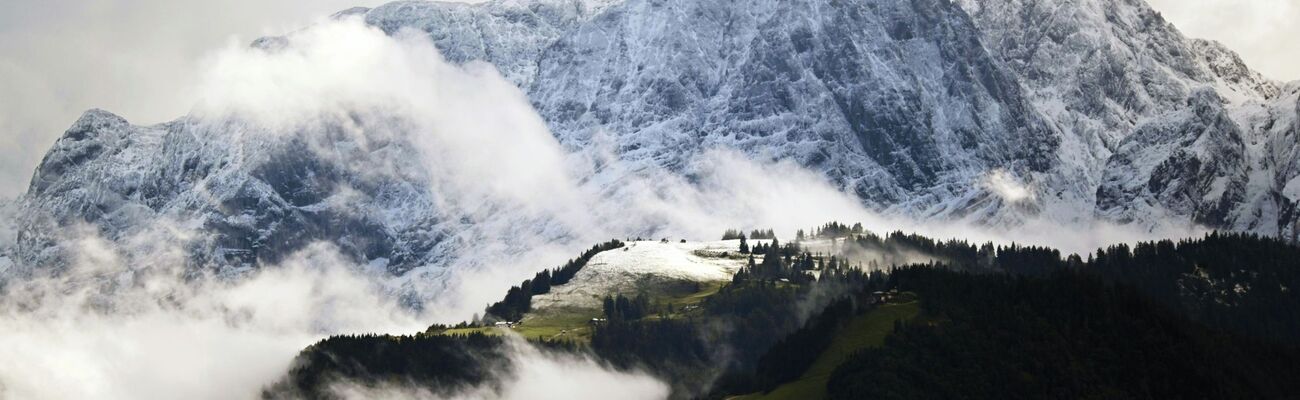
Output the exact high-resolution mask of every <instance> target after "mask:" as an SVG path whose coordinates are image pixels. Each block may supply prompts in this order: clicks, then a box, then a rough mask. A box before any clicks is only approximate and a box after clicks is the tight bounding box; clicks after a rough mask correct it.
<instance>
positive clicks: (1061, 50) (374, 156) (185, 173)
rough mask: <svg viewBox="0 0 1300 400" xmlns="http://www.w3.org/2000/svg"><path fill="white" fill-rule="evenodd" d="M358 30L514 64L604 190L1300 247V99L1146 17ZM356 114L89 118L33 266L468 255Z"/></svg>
mask: <svg viewBox="0 0 1300 400" xmlns="http://www.w3.org/2000/svg"><path fill="white" fill-rule="evenodd" d="M337 17H338V18H361V19H363V20H364V21H365V23H366V24H369V25H371V26H373V27H376V28H378V29H379V30H382V31H383V32H384V33H386V34H389V35H402V34H403V33H402V32H407V33H409V32H417V33H421V34H423V35H426V36H427V37H428V38H430V39H431V40H432V41H433V42H434V44H435V45H436V46H437V48H438V49H439V50H440V52H441V54H442V55H443V56H444V57H445V58H446V59H447V60H449V61H451V62H453V63H472V62H474V61H485V62H488V63H491V64H492V65H494V66H495V67H496V68H497V69H498V70H499V71H500V72H501V74H502V75H503V76H504V77H505V78H506V79H507V80H508V81H509V82H511V83H513V84H515V85H517V86H518V87H519V88H520V89H521V90H523V92H524V93H525V94H526V95H527V97H528V101H529V102H531V104H532V106H534V108H535V109H536V110H537V112H538V113H540V115H541V117H542V118H543V119H544V120H545V123H546V125H547V126H548V127H549V128H550V130H551V133H552V134H553V135H554V136H555V137H556V138H557V139H558V140H559V142H560V143H561V144H562V145H563V146H565V147H566V148H567V149H569V150H574V151H578V150H584V151H592V152H593V153H604V152H605V151H608V152H609V153H612V154H613V156H614V158H615V161H618V162H622V163H624V164H625V165H626V167H622V168H604V169H602V168H596V170H597V174H605V175H610V174H612V175H615V176H595V177H589V178H590V181H592V182H618V181H619V176H617V174H621V173H628V171H632V172H636V171H638V170H639V169H641V168H664V169H666V170H668V171H672V172H674V173H679V174H684V175H688V176H689V175H691V174H692V173H693V172H694V171H691V168H692V167H691V165H690V163H689V160H691V159H692V157H694V156H695V155H698V154H700V153H701V152H705V151H708V150H710V149H715V148H724V149H730V150H735V151H738V152H740V153H743V154H744V155H746V156H748V157H751V158H755V159H758V160H793V161H796V162H798V163H799V164H801V165H803V166H806V167H808V168H810V169H812V170H814V171H817V172H819V173H821V174H824V175H825V176H826V177H827V178H829V179H830V180H831V181H832V182H833V183H834V184H836V185H838V186H839V188H840V189H843V190H844V191H846V192H848V193H851V194H854V195H856V196H857V197H858V198H860V199H861V200H862V202H863V203H864V204H866V205H868V206H870V207H871V208H873V209H875V210H877V211H881V212H884V213H889V214H897V215H904V216H908V217H914V218H918V219H944V220H947V219H967V220H973V221H976V222H981V223H985V224H990V225H999V226H1004V225H1005V226H1014V225H1016V224H1018V223H1020V222H1021V221H1023V220H1025V219H1027V218H1037V217H1045V218H1048V219H1051V220H1059V221H1062V222H1066V223H1071V222H1073V223H1087V222H1088V221H1091V220H1092V219H1093V218H1094V217H1100V218H1102V219H1107V220H1111V221H1115V222H1120V223H1132V224H1139V225H1142V226H1155V225H1160V224H1167V223H1175V224H1202V225H1209V226H1210V227H1214V228H1226V229H1237V230H1248V231H1254V232H1260V233H1265V234H1276V235H1283V236H1288V237H1294V236H1295V235H1296V234H1297V229H1296V225H1297V221H1300V207H1297V205H1298V204H1300V203H1297V200H1296V199H1295V197H1297V196H1296V195H1295V193H1296V189H1295V185H1293V184H1292V182H1293V181H1294V178H1295V177H1296V176H1298V175H1300V148H1298V145H1297V140H1296V133H1297V132H1296V130H1297V129H1296V126H1297V118H1296V115H1297V113H1298V112H1300V101H1297V100H1298V97H1300V95H1298V92H1300V87H1297V85H1296V84H1291V85H1279V84H1277V83H1274V82H1272V81H1269V80H1267V79H1265V78H1263V77H1261V76H1260V75H1259V74H1257V73H1255V72H1253V71H1251V70H1249V68H1247V67H1246V66H1245V65H1244V63H1242V62H1241V60H1240V59H1239V58H1238V57H1237V56H1236V55H1235V54H1233V53H1232V52H1231V51H1229V50H1227V49H1226V48H1223V46H1221V45H1219V44H1217V43H1214V42H1208V41H1198V40H1189V39H1187V38H1185V37H1183V36H1182V35H1181V34H1180V33H1179V32H1178V31H1177V30H1176V29H1175V28H1174V27H1173V26H1171V25H1169V24H1168V23H1166V22H1165V21H1164V20H1163V19H1162V18H1161V17H1160V16H1159V14H1158V13H1156V12H1155V11H1153V10H1151V9H1150V7H1148V6H1147V5H1146V4H1144V3H1143V2H1142V1H1140V0H1078V1H1067V0H1033V1H1031V0H959V1H956V2H949V1H946V0H865V1H831V0H811V1H800V2H792V1H779V0H756V1H704V0H496V1H490V2H486V3H480V4H462V3H444V2H422V1H398V2H393V3H389V4H385V5H382V6H379V7H375V8H373V9H367V8H354V9H349V10H345V11H344V12H342V13H340V14H339V15H338V16H337ZM289 45H291V43H290V41H288V40H286V39H284V38H267V39H264V40H259V41H258V42H256V43H254V46H256V47H258V48H262V49H265V50H267V51H276V49H282V48H283V46H289ZM333 122H334V124H333V125H331V124H321V125H317V126H315V127H314V128H313V129H317V130H320V131H321V132H312V133H313V134H312V135H290V136H288V137H283V138H280V139H276V140H268V139H264V138H262V139H259V136H258V135H243V134H242V133H247V132H246V131H249V130H251V129H253V128H251V127H250V125H249V124H247V123H245V121H239V120H216V121H213V120H204V119H202V118H199V117H195V116H190V117H185V118H181V119H178V120H176V121H173V122H170V123H166V124H160V125H155V126H147V127H145V126H133V125H130V124H129V123H127V122H126V121H125V120H124V119H122V118H120V117H117V116H113V115H112V114H109V113H107V112H103V111H99V110H92V111H90V112H87V113H86V115H85V116H83V117H82V118H81V119H80V120H78V121H77V123H76V124H74V125H73V127H72V128H71V129H69V130H68V132H67V134H65V136H64V137H63V138H62V139H60V140H59V141H58V142H57V143H56V144H55V146H54V147H53V148H52V149H51V150H50V152H49V154H47V155H46V158H45V160H44V162H43V163H42V164H41V167H40V168H39V169H38V170H37V171H36V173H35V174H34V175H33V180H32V184H31V187H30V189H29V192H28V193H27V195H26V196H25V197H24V198H23V199H22V201H21V205H20V206H21V207H22V209H23V212H20V213H18V214H19V215H20V218H19V219H21V220H22V222H21V226H20V227H19V229H18V231H19V233H18V234H17V235H16V236H17V238H16V239H15V241H16V242H17V245H16V247H17V250H15V251H13V252H12V253H11V254H13V255H14V256H13V257H12V258H13V259H14V260H18V264H23V265H44V264H48V263H52V262H54V261H55V260H56V259H57V254H58V252H57V251H51V249H54V248H56V247H57V246H56V244H57V241H56V238H53V237H51V236H50V235H52V234H53V232H57V231H59V228H60V227H64V226H66V225H68V224H73V223H81V222H88V223H90V224H92V225H94V226H95V227H96V228H97V229H98V230H99V232H100V233H101V234H103V235H105V236H106V237H107V238H109V239H110V240H111V239H116V238H119V237H123V236H126V235H129V234H130V233H131V232H132V231H133V230H138V229H140V227H141V226H146V225H148V224H151V223H154V222H156V221H160V220H170V221H179V222H180V223H183V224H187V226H193V227H197V228H198V230H199V231H201V232H204V233H205V235H206V236H205V237H204V238H201V240H199V241H198V243H197V244H195V245H194V249H193V253H194V254H195V255H196V257H198V258H199V260H198V261H199V262H198V263H199V264H205V263H208V262H209V261H214V260H215V261H216V262H217V263H218V264H225V265H234V266H238V265H248V264H251V263H254V262H256V261H259V260H274V259H275V258H276V257H279V256H282V255H284V254H286V253H288V252H292V251H293V250H295V249H297V248H300V247H301V246H303V245H305V244H307V243H310V242H313V241H321V240H323V241H328V242H331V243H334V244H336V245H338V246H339V247H340V248H341V250H342V251H343V252H344V253H346V254H348V255H349V256H351V257H353V258H355V259H357V260H358V261H363V262H368V263H371V264H375V263H376V262H377V260H383V262H381V263H379V264H382V265H383V266H384V267H385V268H387V269H388V270H389V272H392V273H395V274H402V273H404V272H405V271H408V270H409V269H410V268H413V267H416V266H421V265H428V264H436V263H438V262H439V261H441V260H443V257H444V256H445V254H446V253H447V252H448V251H449V249H452V248H455V247H456V246H460V245H462V244H463V243H461V244H457V241H456V240H453V239H454V238H455V237H456V236H457V235H458V234H459V233H458V232H462V231H463V230H464V228H465V227H466V223H465V222H464V221H460V220H458V219H456V218H447V216H446V215H442V213H441V210H439V209H438V203H437V201H436V200H435V199H434V197H436V196H430V195H429V193H428V191H427V189H428V188H429V184H428V181H429V180H430V179H431V177H430V176H428V175H427V174H422V173H420V172H419V171H422V170H423V169H422V168H421V167H420V166H417V165H406V166H405V168H399V169H403V170H405V171H413V172H411V173H404V174H396V175H385V176H378V177H376V176H372V175H371V174H368V173H367V171H368V170H376V169H385V168H389V167H391V165H387V163H396V164H398V165H399V166H401V165H402V163H403V162H411V161H409V160H412V159H415V158H418V157H412V156H410V154H411V153H410V152H411V151H412V150H411V149H410V148H409V146H406V145H405V144H403V143H401V142H400V141H384V140H380V141H357V140H351V139H349V137H348V136H347V135H346V134H345V131H346V128H347V127H350V126H352V125H354V124H355V122H356V121H349V120H347V119H346V118H341V119H339V120H335V121H333ZM230 138H238V139H237V140H232V139H230ZM281 139H282V140H281ZM304 149H312V150H313V151H304ZM320 149H329V150H328V151H326V152H323V153H322V152H320V151H319V150H320ZM380 167H382V168H380ZM990 182H993V183H999V182H1001V183H1008V182H1010V183H1014V185H1011V186H1009V185H1006V184H991V183H990ZM1007 188H1014V189H1016V190H1012V191H1007V190H1005V189H1007ZM1008 194H1011V195H1010V196H1008ZM470 239H472V238H470ZM467 240H468V239H467Z"/></svg>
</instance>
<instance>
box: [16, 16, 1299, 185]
mask: <svg viewBox="0 0 1300 400" xmlns="http://www.w3.org/2000/svg"><path fill="white" fill-rule="evenodd" d="M1149 1H1150V2H1151V3H1152V4H1153V5H1154V6H1156V8H1157V9H1159V10H1161V11H1162V12H1163V13H1164V15H1165V17H1166V18H1167V19H1169V20H1170V21H1173V22H1174V23H1175V24H1176V25H1178V26H1179V27H1180V28H1182V29H1183V31H1184V32H1185V33H1187V34H1188V35H1190V36H1194V37H1206V38H1212V39H1217V40H1219V41H1222V42H1224V43H1225V44H1227V45H1228V47H1230V48H1233V49H1235V50H1237V51H1239V52H1241V53H1242V55H1243V57H1244V58H1245V59H1246V61H1247V62H1248V63H1249V64H1250V65H1251V66H1252V67H1254V68H1256V69H1257V70H1259V71H1261V72H1263V73H1264V74H1265V75H1268V76H1270V77H1272V78H1275V79H1280V80H1294V79H1300V65H1297V63H1296V62H1295V60H1296V58H1297V57H1298V55H1300V40H1294V39H1292V38H1296V37H1300V24H1297V23H1296V22H1295V21H1300V0H1149ZM382 2H383V0H274V1H268V0H224V1H212V0H0V3H3V4H0V9H2V10H4V12H0V198H4V197H12V196H15V195H18V194H20V193H22V191H23V190H25V188H26V186H27V181H28V179H29V178H30V176H31V172H32V169H33V168H34V167H35V165H36V164H37V163H38V162H39V161H40V158H41V156H42V155H43V154H44V153H45V150H46V149H48V148H49V146H50V144H52V143H53V141H54V139H56V138H58V136H59V135H60V134H61V133H62V132H63V130H64V129H66V128H67V127H68V126H69V125H70V124H71V123H72V121H73V120H74V119H75V118H76V117H77V116H78V115H80V113H81V112H82V111H84V110H86V109H89V108H96V107H97V108H103V109H106V110H109V111H112V112H114V113H117V114H118V115H122V116H123V117H125V118H127V119H128V120H130V121H131V122H132V123H136V124H152V123H157V122H163V121H167V120H170V119H173V118H175V117H178V116H180V115H182V114H185V113H186V112H187V111H188V110H189V108H190V105H191V104H192V103H193V96H192V94H191V92H192V86H193V85H194V84H195V83H194V82H193V80H194V78H195V74H196V73H197V71H198V68H197V66H198V65H199V63H201V62H202V61H203V57H204V55H205V54H208V53H209V52H211V51H213V50H216V49H218V48H221V47H223V46H225V45H226V44H228V43H230V42H231V41H235V42H237V43H247V42H248V41H251V40H252V39H254V38H256V37H259V36H263V35H267V34H279V33H283V32H286V31H288V30H292V29H294V28H297V27H301V26H303V25H305V24H308V23H310V22H311V21H312V20H314V19H316V18H320V17H323V16H326V15H329V14H331V13H333V12H335V11H338V10H342V9H345V8H348V7H350V6H355V5H371V6H373V5H375V4H378V3H382Z"/></svg>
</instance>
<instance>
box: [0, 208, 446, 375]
mask: <svg viewBox="0 0 1300 400" xmlns="http://www.w3.org/2000/svg"><path fill="white" fill-rule="evenodd" d="M176 229H177V228H176V227H172V226H158V227H156V228H154V229H149V230H147V231H145V232H142V233H139V234H137V235H135V236H134V237H132V238H129V239H128V240H126V241H124V242H117V243H110V242H109V241H107V240H105V239H103V238H100V237H98V236H96V235H95V233H94V230H92V229H76V230H73V231H72V232H71V233H69V234H68V236H67V237H65V238H64V240H62V243H63V244H64V245H65V246H70V247H73V251H74V252H75V253H76V254H78V255H79V256H78V257H76V258H75V262H74V263H72V265H70V266H69V267H68V268H67V269H66V270H63V271H58V272H55V271H44V272H45V273H44V274H41V275H38V276H36V277H33V278H31V279H28V280H25V281H23V282H16V283H13V284H11V285H9V286H7V287H6V288H5V291H4V293H3V296H2V297H0V321H3V323H4V326H5V329H3V330H0V358H3V359H4V360H6V362H4V363H0V397H3V398H15V399H63V398H66V399H73V398H104V399H137V398H195V399H224V398H252V397H255V396H256V395H257V393H258V390H259V389H260V388H261V387H262V385H265V384H267V383H270V382H271V381H273V380H275V379H276V378H277V377H278V376H280V375H281V374H283V372H284V371H285V370H287V368H288V364H289V361H290V360H291V359H292V357H293V356H294V355H295V354H297V352H298V351H299V350H301V349H302V348H303V346H305V345H306V344H309V343H311V342H312V341H314V340H317V339H319V338H321V337H323V336H325V335H327V334H330V333H337V332H371V331H376V330H380V331H385V330H394V331H411V330H418V329H420V328H421V327H423V325H424V324H423V323H422V322H420V319H419V318H418V317H417V316H416V315H414V314H412V313H411V312H410V311H409V310H408V309H405V308H403V307H400V306H399V305H397V303H396V302H395V301H393V299H392V298H391V297H389V296H387V295H386V294H385V293H384V292H383V291H382V290H380V286H379V285H378V283H377V282H375V281H374V279H373V277H372V276H369V275H367V274H363V273H361V272H360V271H358V270H356V269H355V268H354V267H353V266H350V265H348V264H347V263H345V262H343V261H342V258H341V257H339V256H338V255H337V253H336V252H334V251H333V250H332V249H330V248H329V247H328V246H324V245H318V246H314V247H311V248H308V249H305V250H303V251H302V252H300V253H299V254H297V255H295V256H293V257H291V258H290V259H289V260H287V261H286V262H285V263H283V264H281V265H276V266H265V268H262V269H260V270H258V271H256V272H251V273H249V274H248V275H247V276H245V277H243V278H242V279H233V280H232V279H223V278H220V277H216V276H211V275H207V274H203V273H202V272H199V271H195V270H191V269H187V268H185V263H184V262H183V260H182V259H180V257H183V256H184V252H183V251H181V248H180V247H183V246H184V242H185V241H184V240H181V241H176V240H174V239H173V238H175V237H176V235H177V234H178V233H181V232H178V231H177V230H176ZM182 236H184V235H182ZM122 243H128V244H127V245H123V244H122Z"/></svg>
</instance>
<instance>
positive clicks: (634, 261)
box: [533, 240, 761, 310]
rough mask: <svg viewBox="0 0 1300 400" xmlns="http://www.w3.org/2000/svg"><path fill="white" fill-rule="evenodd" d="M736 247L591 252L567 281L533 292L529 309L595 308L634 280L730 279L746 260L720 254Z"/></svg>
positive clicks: (652, 245)
mask: <svg viewBox="0 0 1300 400" xmlns="http://www.w3.org/2000/svg"><path fill="white" fill-rule="evenodd" d="M760 242H761V241H753V242H752V243H755V244H757V243H760ZM739 247H740V241H739V240H719V241H711V242H686V243H679V242H669V243H663V242H660V241H633V242H628V243H627V245H626V246H624V247H622V248H618V249H614V250H609V251H605V252H601V253H599V254H596V256H595V257H592V258H591V261H590V262H588V263H587V266H586V267H584V268H583V269H582V270H581V271H578V274H577V275H574V277H573V280H571V281H569V283H566V284H564V285H560V286H555V287H553V288H552V289H551V292H550V293H547V294H544V295H539V296H534V297H533V307H534V308H535V309H538V310H544V309H547V308H552V307H577V308H600V307H601V299H602V298H603V297H604V296H606V295H610V294H615V293H623V294H626V295H635V294H636V293H635V292H636V290H637V286H638V283H640V282H645V281H647V280H656V281H687V282H717V281H726V280H730V279H731V276H732V275H735V274H736V271H738V270H740V268H741V267H744V266H745V263H746V260H745V259H743V258H723V257H720V256H721V255H722V253H733V254H734V253H736V250H737V249H738V248H739Z"/></svg>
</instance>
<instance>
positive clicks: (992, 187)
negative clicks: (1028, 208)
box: [983, 169, 1034, 204]
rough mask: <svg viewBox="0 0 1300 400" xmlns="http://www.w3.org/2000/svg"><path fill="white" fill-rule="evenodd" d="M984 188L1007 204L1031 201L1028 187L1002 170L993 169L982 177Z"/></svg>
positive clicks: (1031, 194)
mask: <svg viewBox="0 0 1300 400" xmlns="http://www.w3.org/2000/svg"><path fill="white" fill-rule="evenodd" d="M983 183H984V188H985V189H988V190H989V191H990V192H993V194H995V195H997V196H998V197H1001V198H1002V200H1003V201H1006V202H1007V203H1011V204H1015V203H1020V202H1022V201H1025V200H1033V198H1034V193H1033V192H1032V191H1030V189H1029V187H1028V186H1026V185H1025V184H1024V183H1021V182H1020V179H1018V178H1016V177H1015V176H1014V175H1011V173H1009V172H1007V171H1006V170H1004V169H995V170H993V171H989V172H988V173H987V174H985V175H984V182H983Z"/></svg>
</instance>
